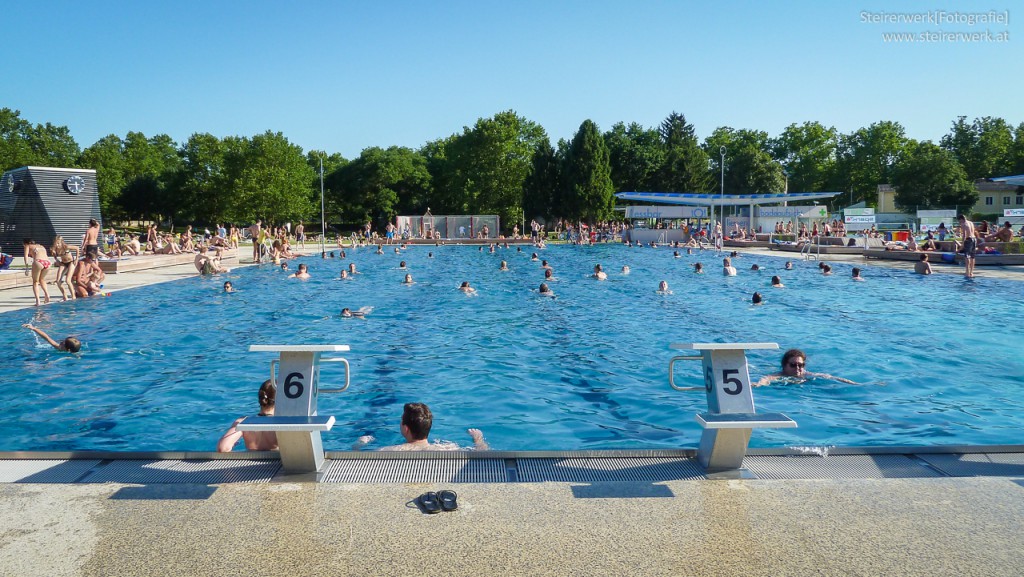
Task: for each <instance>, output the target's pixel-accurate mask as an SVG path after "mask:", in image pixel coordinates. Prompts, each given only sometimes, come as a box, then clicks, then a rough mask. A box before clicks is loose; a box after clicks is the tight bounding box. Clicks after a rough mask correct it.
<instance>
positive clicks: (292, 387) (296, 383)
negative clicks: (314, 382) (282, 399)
mask: <svg viewBox="0 0 1024 577" xmlns="http://www.w3.org/2000/svg"><path fill="white" fill-rule="evenodd" d="M304 378H305V377H304V376H302V373H289V374H288V376H287V377H285V379H284V396H286V397H288V398H289V399H298V398H301V397H302V393H304V392H306V387H305V386H304V385H303V384H302V379H304Z"/></svg>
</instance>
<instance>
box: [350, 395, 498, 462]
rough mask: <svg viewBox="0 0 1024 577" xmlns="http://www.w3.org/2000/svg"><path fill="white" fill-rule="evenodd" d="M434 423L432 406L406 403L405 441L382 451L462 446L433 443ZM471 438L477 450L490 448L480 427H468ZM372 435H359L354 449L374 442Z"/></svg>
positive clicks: (402, 428) (404, 417)
mask: <svg viewBox="0 0 1024 577" xmlns="http://www.w3.org/2000/svg"><path fill="white" fill-rule="evenodd" d="M433 424H434V415H433V414H432V413H431V412H430V407H428V406H427V405H425V404H424V403H406V404H405V406H404V407H403V409H402V423H401V426H400V429H401V431H402V437H404V438H405V443H402V444H401V445H392V446H390V447H381V448H380V449H379V450H381V451H454V450H459V449H460V447H459V446H458V445H456V444H454V443H431V442H430V441H429V440H428V437H429V435H430V428H431V427H432V426H433ZM466 432H468V433H469V436H470V438H472V439H473V449H475V450H477V451H486V450H488V449H490V446H488V445H487V441H485V440H484V434H483V432H481V431H480V429H467V430H466ZM373 440H374V439H373V436H372V435H365V436H362V437H359V440H358V441H356V443H355V445H353V446H352V449H353V450H358V449H360V448H362V447H363V446H365V445H367V444H369V443H370V442H372V441H373Z"/></svg>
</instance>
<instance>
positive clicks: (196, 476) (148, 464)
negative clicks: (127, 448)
mask: <svg viewBox="0 0 1024 577" xmlns="http://www.w3.org/2000/svg"><path fill="white" fill-rule="evenodd" d="M280 468H281V462H280V461H242V460H227V459H219V460H213V461H177V460H170V461H159V460H148V461H114V462H112V463H110V464H108V465H106V466H105V467H102V468H100V469H99V470H97V471H94V472H93V473H92V474H91V475H89V476H88V477H86V478H85V479H83V480H82V482H83V483H138V484H149V483H199V484H203V485H209V484H215V483H267V482H269V481H270V480H271V479H273V477H274V474H275V473H277V471H278V469H280Z"/></svg>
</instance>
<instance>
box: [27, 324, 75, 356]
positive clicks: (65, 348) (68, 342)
mask: <svg viewBox="0 0 1024 577" xmlns="http://www.w3.org/2000/svg"><path fill="white" fill-rule="evenodd" d="M21 326H23V327H25V328H26V329H28V330H30V331H32V332H34V333H35V334H37V335H39V336H40V337H42V338H43V340H45V341H46V342H48V343H50V346H52V347H53V348H55V349H57V350H58V351H61V352H68V353H77V352H78V351H80V350H82V342H81V341H79V340H78V339H76V338H75V337H68V338H66V339H64V340H63V341H61V342H59V343H58V342H57V341H55V340H53V339H52V338H50V335H48V334H46V333H45V332H44V331H43V329H40V328H36V327H34V326H32V324H31V323H25V324H23V325H21Z"/></svg>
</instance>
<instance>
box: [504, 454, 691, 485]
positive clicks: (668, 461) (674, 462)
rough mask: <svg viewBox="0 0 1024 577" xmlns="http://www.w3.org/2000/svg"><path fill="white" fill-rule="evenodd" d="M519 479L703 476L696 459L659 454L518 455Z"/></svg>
mask: <svg viewBox="0 0 1024 577" xmlns="http://www.w3.org/2000/svg"><path fill="white" fill-rule="evenodd" d="M518 464H519V480H520V481H523V482H527V483H539V482H544V481H553V482H576V483H594V482H600V481H646V482H651V481H674V480H693V479H703V478H704V470H703V469H702V468H701V467H700V465H698V464H697V462H696V461H695V460H694V459H687V458H659V457H615V458H591V457H568V458H556V459H547V458H545V459H541V458H537V459H519V460H518Z"/></svg>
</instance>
